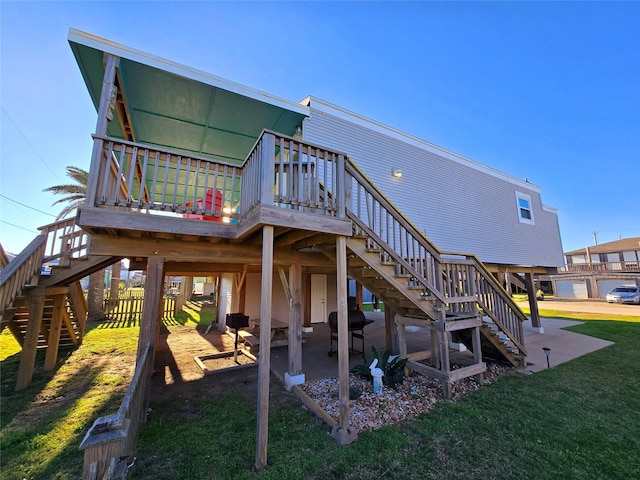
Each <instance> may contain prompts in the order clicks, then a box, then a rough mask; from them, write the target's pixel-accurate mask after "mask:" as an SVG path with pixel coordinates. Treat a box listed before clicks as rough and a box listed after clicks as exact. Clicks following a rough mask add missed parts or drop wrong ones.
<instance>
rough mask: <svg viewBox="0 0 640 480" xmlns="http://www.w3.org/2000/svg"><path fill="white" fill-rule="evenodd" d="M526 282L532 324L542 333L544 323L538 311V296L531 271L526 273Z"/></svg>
mask: <svg viewBox="0 0 640 480" xmlns="http://www.w3.org/2000/svg"><path fill="white" fill-rule="evenodd" d="M524 284H525V286H526V287H527V295H528V296H529V309H530V310H531V326H532V327H533V328H535V329H537V331H539V332H540V333H543V332H542V323H540V313H539V312H538V299H537V298H536V287H535V285H534V284H533V275H532V274H531V273H525V274H524Z"/></svg>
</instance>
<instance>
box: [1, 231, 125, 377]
mask: <svg viewBox="0 0 640 480" xmlns="http://www.w3.org/2000/svg"><path fill="white" fill-rule="evenodd" d="M40 230H41V234H40V235H39V236H38V237H36V238H35V239H34V240H33V241H32V242H31V243H30V244H29V245H28V246H27V247H26V248H25V249H24V250H23V251H22V252H21V253H20V254H19V255H18V256H17V257H16V258H15V259H14V260H13V261H11V262H8V263H6V262H3V263H4V264H5V265H4V266H3V268H2V269H1V270H0V331H2V330H4V329H5V328H8V329H9V330H10V331H11V333H12V334H13V336H14V338H15V339H16V340H17V341H18V343H19V344H20V346H21V347H22V356H21V360H20V370H19V372H18V382H17V385H16V388H17V389H21V388H26V387H27V386H28V385H29V383H30V382H31V376H32V374H33V367H34V361H35V352H36V350H38V349H46V350H47V353H46V358H45V364H44V369H45V370H51V369H53V368H55V365H56V362H57V358H58V352H59V350H61V349H66V348H73V347H76V346H78V345H80V344H81V343H82V339H83V336H84V329H85V322H86V318H87V303H86V300H85V298H84V293H83V291H82V287H81V286H80V281H79V280H80V279H81V278H83V277H85V276H87V275H90V274H91V273H94V272H96V271H98V270H100V269H103V268H105V267H106V266H108V265H111V264H113V263H115V262H116V261H119V260H120V258H119V257H92V256H89V255H88V254H87V252H88V241H89V236H88V235H87V234H86V233H84V232H83V231H82V230H80V228H79V227H77V226H76V225H75V220H74V219H69V220H63V221H60V222H56V223H53V224H50V225H45V226H44V227H41V228H40ZM45 264H46V265H49V266H51V273H50V274H43V273H42V272H43V271H44V268H43V266H44V265H45Z"/></svg>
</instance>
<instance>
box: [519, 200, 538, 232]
mask: <svg viewBox="0 0 640 480" xmlns="http://www.w3.org/2000/svg"><path fill="white" fill-rule="evenodd" d="M516 205H517V207H518V220H519V221H520V223H528V224H530V225H535V223H536V222H535V220H534V218H533V207H532V206H531V197H530V196H529V195H527V194H526V193H520V192H516Z"/></svg>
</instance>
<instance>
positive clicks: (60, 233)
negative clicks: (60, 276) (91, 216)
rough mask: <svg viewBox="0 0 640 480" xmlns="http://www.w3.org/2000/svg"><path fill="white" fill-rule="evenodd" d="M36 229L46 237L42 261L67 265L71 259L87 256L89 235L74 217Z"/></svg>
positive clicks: (62, 265)
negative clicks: (77, 223)
mask: <svg viewBox="0 0 640 480" xmlns="http://www.w3.org/2000/svg"><path fill="white" fill-rule="evenodd" d="M38 230H40V233H41V235H43V236H45V238H46V239H47V248H46V251H45V253H44V257H43V263H49V262H50V263H55V264H57V265H58V266H61V267H68V266H69V265H70V263H71V260H74V259H85V258H87V256H88V254H89V240H90V236H89V235H88V234H87V233H86V232H85V231H84V230H82V229H81V228H80V227H78V226H77V225H76V220H75V218H68V219H66V220H60V221H58V222H54V223H50V224H48V225H44V226H42V227H39V228H38Z"/></svg>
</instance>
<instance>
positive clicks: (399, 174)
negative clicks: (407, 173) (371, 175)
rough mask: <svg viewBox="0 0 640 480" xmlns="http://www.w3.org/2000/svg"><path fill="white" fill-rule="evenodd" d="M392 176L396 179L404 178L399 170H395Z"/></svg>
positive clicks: (392, 171)
mask: <svg viewBox="0 0 640 480" xmlns="http://www.w3.org/2000/svg"><path fill="white" fill-rule="evenodd" d="M391 175H393V176H394V177H396V178H400V177H401V176H402V170H400V169H399V168H394V169H393V170H391Z"/></svg>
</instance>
